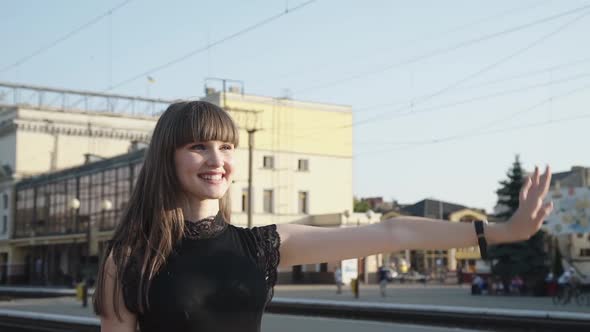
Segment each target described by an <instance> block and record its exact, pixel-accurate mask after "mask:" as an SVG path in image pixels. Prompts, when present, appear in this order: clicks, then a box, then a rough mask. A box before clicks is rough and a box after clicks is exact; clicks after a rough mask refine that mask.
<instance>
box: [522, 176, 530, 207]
mask: <svg viewBox="0 0 590 332" xmlns="http://www.w3.org/2000/svg"><path fill="white" fill-rule="evenodd" d="M531 184H532V182H531V178H530V177H527V178H526V180H524V183H523V185H522V188H520V196H519V198H520V201H521V202H524V201H525V200H526V198H527V196H528V194H529V189H530V188H531Z"/></svg>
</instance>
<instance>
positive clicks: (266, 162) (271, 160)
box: [262, 156, 275, 169]
mask: <svg viewBox="0 0 590 332" xmlns="http://www.w3.org/2000/svg"><path fill="white" fill-rule="evenodd" d="M262 167H263V168H268V169H273V168H275V157H273V156H264V159H263V160H262Z"/></svg>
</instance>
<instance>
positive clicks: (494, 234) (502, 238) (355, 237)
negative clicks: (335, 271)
mask: <svg viewBox="0 0 590 332" xmlns="http://www.w3.org/2000/svg"><path fill="white" fill-rule="evenodd" d="M550 182H551V173H550V170H549V167H547V169H546V171H545V173H544V174H543V175H540V174H539V170H538V169H535V173H534V174H533V175H532V176H531V177H530V178H528V179H527V180H526V181H525V184H524V185H523V188H522V190H521V193H520V205H519V208H518V210H517V211H516V213H515V214H514V215H513V216H512V217H511V218H510V220H509V221H508V222H506V223H500V224H494V225H487V226H486V228H485V235H486V239H487V241H488V243H490V244H494V243H502V242H514V241H519V240H524V239H528V238H529V237H530V236H531V235H533V234H534V233H535V232H537V231H538V230H539V228H540V227H541V224H542V222H543V220H544V219H545V218H546V217H547V216H548V215H549V214H550V213H551V209H552V207H553V205H552V204H551V203H548V204H543V198H544V197H545V196H546V194H547V191H548V188H549V183H550ZM277 231H278V232H279V235H280V237H281V246H280V254H281V262H280V266H281V267H287V266H292V265H300V264H313V263H321V262H332V261H338V260H343V259H348V258H354V257H363V256H367V255H372V254H377V253H384V252H394V251H399V250H403V249H449V248H464V247H470V246H474V245H477V237H476V235H475V230H474V227H473V225H472V224H471V223H450V222H447V221H442V220H435V219H428V218H419V217H399V218H394V219H389V220H385V221H382V222H380V223H378V224H373V225H368V226H362V227H350V228H332V229H330V228H322V227H314V226H304V225H294V224H282V225H278V226H277Z"/></svg>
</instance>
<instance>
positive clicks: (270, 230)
mask: <svg viewBox="0 0 590 332" xmlns="http://www.w3.org/2000/svg"><path fill="white" fill-rule="evenodd" d="M229 228H230V229H231V230H232V231H233V232H235V233H237V234H239V235H240V236H246V237H248V238H251V239H252V240H254V241H255V242H256V243H264V242H268V243H270V244H272V245H273V246H277V247H278V245H280V236H279V233H278V232H277V225H276V224H270V225H264V226H256V227H252V228H248V227H242V226H236V225H233V224H230V225H229Z"/></svg>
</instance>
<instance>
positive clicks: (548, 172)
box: [541, 165, 551, 198]
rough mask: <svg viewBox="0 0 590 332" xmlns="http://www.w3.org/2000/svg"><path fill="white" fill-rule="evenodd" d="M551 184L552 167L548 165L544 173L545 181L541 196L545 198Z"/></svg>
mask: <svg viewBox="0 0 590 332" xmlns="http://www.w3.org/2000/svg"><path fill="white" fill-rule="evenodd" d="M550 186H551V167H549V165H547V167H546V168H545V174H543V182H542V192H541V198H544V197H545V195H547V192H548V191H549V187H550Z"/></svg>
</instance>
